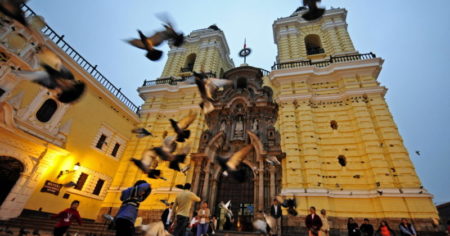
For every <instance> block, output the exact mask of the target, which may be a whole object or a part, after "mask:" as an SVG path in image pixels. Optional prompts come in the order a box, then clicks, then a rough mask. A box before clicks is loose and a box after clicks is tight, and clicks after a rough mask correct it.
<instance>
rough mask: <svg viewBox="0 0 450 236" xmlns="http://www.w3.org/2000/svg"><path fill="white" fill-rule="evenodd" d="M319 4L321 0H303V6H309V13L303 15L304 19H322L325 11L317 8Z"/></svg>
mask: <svg viewBox="0 0 450 236" xmlns="http://www.w3.org/2000/svg"><path fill="white" fill-rule="evenodd" d="M319 2H320V0H303V5H304V6H308V11H307V12H306V13H305V14H303V15H302V18H303V19H305V20H307V21H312V20H316V19H319V18H320V17H322V16H323V14H324V13H325V9H324V8H319V7H317V3H319Z"/></svg>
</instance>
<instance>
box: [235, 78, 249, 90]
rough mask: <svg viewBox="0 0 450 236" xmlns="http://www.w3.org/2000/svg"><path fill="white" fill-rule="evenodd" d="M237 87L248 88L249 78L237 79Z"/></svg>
mask: <svg viewBox="0 0 450 236" xmlns="http://www.w3.org/2000/svg"><path fill="white" fill-rule="evenodd" d="M236 88H238V89H244V88H247V79H246V78H239V79H238V80H237V81H236Z"/></svg>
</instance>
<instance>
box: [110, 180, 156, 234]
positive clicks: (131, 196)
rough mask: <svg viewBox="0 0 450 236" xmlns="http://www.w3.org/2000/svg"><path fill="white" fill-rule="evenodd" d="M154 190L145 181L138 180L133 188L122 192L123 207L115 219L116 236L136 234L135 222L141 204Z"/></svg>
mask: <svg viewBox="0 0 450 236" xmlns="http://www.w3.org/2000/svg"><path fill="white" fill-rule="evenodd" d="M151 191H152V188H151V187H150V184H149V183H147V182H145V181H144V180H138V181H137V182H136V183H135V184H134V186H133V187H131V188H127V189H125V190H123V191H122V195H121V196H120V200H121V201H122V205H121V206H120V209H119V212H117V215H116V218H115V229H116V236H132V235H133V234H134V222H135V221H136V218H137V215H138V208H139V204H140V203H141V202H143V201H144V200H145V199H146V198H147V197H148V195H150V192H151Z"/></svg>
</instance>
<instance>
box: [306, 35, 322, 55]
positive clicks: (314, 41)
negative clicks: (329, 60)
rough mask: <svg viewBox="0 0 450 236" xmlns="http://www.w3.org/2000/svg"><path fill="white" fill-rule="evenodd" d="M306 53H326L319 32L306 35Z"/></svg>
mask: <svg viewBox="0 0 450 236" xmlns="http://www.w3.org/2000/svg"><path fill="white" fill-rule="evenodd" d="M305 45H306V53H307V54H308V55H314V54H320V53H324V52H325V50H324V49H323V48H322V43H321V42H320V37H319V35H317V34H310V35H308V36H306V37H305Z"/></svg>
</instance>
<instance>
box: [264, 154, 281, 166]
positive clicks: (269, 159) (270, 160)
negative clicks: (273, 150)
mask: <svg viewBox="0 0 450 236" xmlns="http://www.w3.org/2000/svg"><path fill="white" fill-rule="evenodd" d="M266 162H268V163H269V164H270V165H273V166H279V165H281V163H280V161H278V159H277V157H276V156H271V155H269V156H267V158H266Z"/></svg>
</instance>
